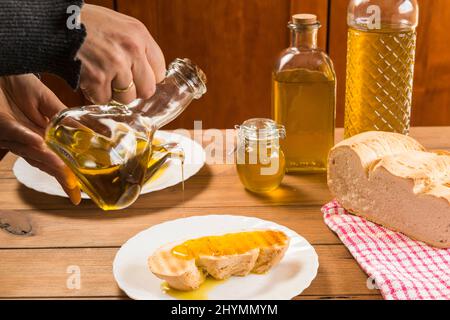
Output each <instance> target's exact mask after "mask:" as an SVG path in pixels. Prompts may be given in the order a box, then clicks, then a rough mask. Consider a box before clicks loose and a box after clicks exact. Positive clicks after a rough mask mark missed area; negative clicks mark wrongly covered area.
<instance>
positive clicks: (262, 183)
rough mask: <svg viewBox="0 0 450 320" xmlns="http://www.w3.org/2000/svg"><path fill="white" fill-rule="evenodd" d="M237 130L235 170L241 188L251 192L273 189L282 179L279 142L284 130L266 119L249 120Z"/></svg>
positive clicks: (282, 158)
mask: <svg viewBox="0 0 450 320" xmlns="http://www.w3.org/2000/svg"><path fill="white" fill-rule="evenodd" d="M237 128H239V138H238V147H237V156H236V169H237V172H238V175H239V178H240V180H241V182H242V184H243V185H244V186H245V188H246V189H247V190H249V191H252V192H255V193H266V192H270V191H273V190H275V189H277V188H278V187H279V186H280V185H281V182H282V180H283V178H284V174H285V158H284V153H283V151H282V150H281V148H280V144H279V140H281V139H283V138H284V137H285V132H284V128H283V127H280V126H278V125H277V124H276V123H275V122H274V121H272V120H269V119H251V120H248V121H246V122H244V124H243V125H242V126H239V127H237Z"/></svg>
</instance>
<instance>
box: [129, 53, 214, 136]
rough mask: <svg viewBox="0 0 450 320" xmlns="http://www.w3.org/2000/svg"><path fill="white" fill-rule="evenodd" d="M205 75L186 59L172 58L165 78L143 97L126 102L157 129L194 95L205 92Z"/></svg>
mask: <svg viewBox="0 0 450 320" xmlns="http://www.w3.org/2000/svg"><path fill="white" fill-rule="evenodd" d="M206 81H207V80H206V75H205V74H204V72H203V71H202V70H201V69H200V68H199V67H197V66H196V65H195V64H194V63H192V61H191V60H189V59H176V60H175V61H174V62H172V63H171V64H170V66H169V69H168V70H167V74H166V78H165V79H164V80H163V81H162V82H161V83H159V84H157V86H156V92H155V94H154V95H153V96H152V97H151V98H150V99H147V100H142V99H138V100H136V101H134V102H132V103H131V104H129V105H128V108H129V109H130V110H133V111H134V112H139V113H141V114H142V115H143V117H144V118H146V119H147V121H149V124H150V125H151V126H152V127H154V128H156V129H159V128H161V127H163V126H165V125H166V124H168V123H170V122H171V121H173V120H174V119H176V118H177V117H178V116H179V115H180V114H181V113H182V112H183V111H184V110H185V109H186V107H187V106H188V105H189V104H190V103H191V102H192V100H194V99H200V98H201V97H202V96H203V95H204V94H205V93H206Z"/></svg>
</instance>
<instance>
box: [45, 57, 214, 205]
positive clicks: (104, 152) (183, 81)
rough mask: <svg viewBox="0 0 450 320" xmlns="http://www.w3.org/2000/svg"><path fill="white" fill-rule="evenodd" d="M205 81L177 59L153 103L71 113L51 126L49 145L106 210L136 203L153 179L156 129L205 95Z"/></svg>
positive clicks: (196, 72)
mask: <svg viewBox="0 0 450 320" xmlns="http://www.w3.org/2000/svg"><path fill="white" fill-rule="evenodd" d="M205 84H206V77H205V75H204V73H203V72H202V71H201V70H200V69H199V68H197V67H196V66H195V65H194V64H192V62H191V61H189V60H188V59H183V60H182V59H177V60H175V61H174V62H173V63H172V64H171V65H170V67H169V69H168V71H167V77H166V79H165V80H164V81H163V82H162V83H160V84H158V85H157V89H156V93H155V95H154V96H153V97H152V98H150V99H148V100H136V101H134V102H133V103H131V104H130V105H127V106H124V105H116V104H110V105H103V106H86V107H81V108H74V109H68V110H66V111H63V112H62V113H60V114H59V115H58V116H56V117H55V118H54V119H53V120H52V121H51V123H50V124H49V126H48V128H47V132H46V142H47V144H48V145H49V147H50V148H51V149H52V150H53V151H54V152H56V154H58V155H59V156H60V157H61V159H63V160H64V162H65V163H66V164H67V165H68V166H69V168H70V169H72V171H73V172H74V173H75V175H76V177H77V178H78V181H79V183H80V185H81V188H82V189H83V191H84V192H86V193H87V194H88V195H89V197H90V198H91V199H92V200H93V201H94V202H95V203H96V204H97V205H98V206H99V207H100V208H102V209H103V210H118V209H122V208H125V207H127V206H129V205H131V204H132V203H133V202H134V201H135V200H136V199H137V198H138V196H139V194H140V192H141V187H142V186H143V184H144V182H145V181H146V179H148V175H147V173H148V171H149V170H154V168H153V167H151V168H149V167H148V166H149V163H151V161H150V157H151V155H152V140H153V134H154V133H155V131H156V130H157V129H158V128H160V127H162V126H164V125H166V124H167V123H169V122H170V121H172V120H173V119H175V118H176V117H177V116H178V115H180V114H181V112H183V111H184V109H185V108H186V107H187V106H188V105H189V104H190V103H191V102H192V100H193V99H199V98H200V97H201V96H202V95H203V94H204V93H205V92H206V85H205Z"/></svg>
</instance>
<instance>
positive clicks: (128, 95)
mask: <svg viewBox="0 0 450 320" xmlns="http://www.w3.org/2000/svg"><path fill="white" fill-rule="evenodd" d="M81 20H82V23H83V24H84V25H85V27H86V31H87V38H86V40H85V42H84V44H83V45H82V46H81V48H80V50H79V52H78V58H79V59H80V60H81V62H82V67H81V80H80V88H81V90H82V91H83V93H84V95H85V97H86V98H87V99H89V100H90V101H91V102H93V103H95V104H106V103H108V102H110V101H111V100H115V101H118V102H121V103H125V104H126V103H130V102H132V101H133V100H135V99H136V98H142V99H147V98H150V97H151V96H152V95H153V94H154V93H155V89H156V84H157V83H159V82H161V81H162V80H163V79H164V77H165V72H166V67H165V61H164V55H163V53H162V51H161V49H160V48H159V46H158V44H157V43H156V42H155V40H154V39H153V38H152V36H151V35H150V33H149V31H148V30H147V28H146V27H145V26H144V24H142V23H141V22H140V21H139V20H136V19H134V18H132V17H129V16H126V15H124V14H121V13H118V12H116V11H113V10H110V9H107V8H104V7H100V6H95V5H89V4H85V5H84V6H83V9H82V11H81ZM115 89H116V90H115ZM117 91H124V92H117Z"/></svg>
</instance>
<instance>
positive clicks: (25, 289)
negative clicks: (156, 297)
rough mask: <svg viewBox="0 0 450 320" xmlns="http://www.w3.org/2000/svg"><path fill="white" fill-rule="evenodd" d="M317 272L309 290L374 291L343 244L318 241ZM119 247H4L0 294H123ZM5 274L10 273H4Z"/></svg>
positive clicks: (311, 292)
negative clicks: (116, 270)
mask: <svg viewBox="0 0 450 320" xmlns="http://www.w3.org/2000/svg"><path fill="white" fill-rule="evenodd" d="M315 248H316V250H317V253H318V255H319V260H320V268H319V273H318V276H317V278H316V280H315V281H314V282H313V284H312V285H311V287H309V288H308V289H307V290H306V291H305V295H320V296H330V297H331V296H347V295H350V296H351V295H375V294H376V291H373V290H369V289H368V288H367V286H366V281H367V276H366V275H365V274H364V273H363V272H362V271H361V269H360V268H359V267H358V265H357V264H356V263H355V262H354V260H353V259H352V257H351V256H350V254H349V253H348V251H347V250H346V249H345V248H344V247H343V246H342V245H334V246H322V245H319V246H316V247H315ZM116 252H117V248H82V249H77V248H74V249H20V250H17V249H12V250H0V261H2V263H1V264H0V297H1V298H14V297H91V296H93V297H95V296H99V297H122V296H124V293H123V292H122V291H121V290H120V289H119V288H118V287H117V284H116V282H115V281H114V278H113V275H112V262H113V259H114V256H115V254H116ZM71 266H76V267H78V268H79V270H80V279H81V286H80V289H68V287H67V280H68V277H69V274H68V272H67V271H68V268H70V267H71ZM6 275H7V276H6Z"/></svg>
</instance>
